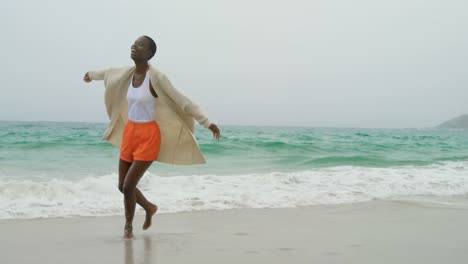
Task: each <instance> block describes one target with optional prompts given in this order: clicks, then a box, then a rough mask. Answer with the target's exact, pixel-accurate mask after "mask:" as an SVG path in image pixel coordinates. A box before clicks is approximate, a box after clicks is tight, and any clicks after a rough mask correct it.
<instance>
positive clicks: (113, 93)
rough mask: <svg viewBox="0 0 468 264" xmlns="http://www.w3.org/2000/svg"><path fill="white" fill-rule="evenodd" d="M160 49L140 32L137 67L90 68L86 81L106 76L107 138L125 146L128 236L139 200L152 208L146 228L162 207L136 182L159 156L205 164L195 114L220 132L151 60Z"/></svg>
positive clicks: (122, 164)
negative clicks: (146, 195) (147, 196)
mask: <svg viewBox="0 0 468 264" xmlns="http://www.w3.org/2000/svg"><path fill="white" fill-rule="evenodd" d="M155 53H156V43H155V42H154V41H153V40H152V39H151V38H150V37H148V36H142V37H139V38H138V39H137V40H136V41H135V43H134V44H133V45H132V46H131V53H130V57H131V58H132V60H133V61H134V62H135V66H131V67H123V68H110V69H106V70H102V71H89V72H87V73H86V74H85V76H84V78H83V80H84V81H85V82H88V83H89V82H91V81H92V80H104V85H105V87H106V91H105V104H106V110H107V114H108V115H109V119H110V122H109V125H108V127H107V129H106V131H105V132H104V136H103V139H104V140H107V141H109V142H110V143H111V144H113V145H114V146H116V147H120V159H119V190H120V191H121V192H122V193H123V194H124V204H125V228H124V238H126V239H131V238H133V227H132V223H133V217H134V214H135V206H136V203H138V204H139V205H141V206H142V207H143V208H144V209H145V211H146V220H145V223H144V224H143V230H146V229H148V228H149V227H150V226H151V218H152V216H153V215H154V214H155V213H156V211H157V210H158V207H157V206H156V205H155V204H152V203H151V202H149V201H148V200H147V199H146V198H145V196H143V194H142V193H141V191H140V190H139V189H138V188H137V187H136V186H137V184H138V181H139V180H140V179H141V177H142V176H143V174H144V173H145V171H146V170H147V169H148V168H149V167H150V165H151V163H152V162H153V161H160V162H165V163H169V164H202V163H205V162H206V161H205V158H204V157H203V155H202V153H201V151H200V148H199V146H198V143H197V141H196V139H195V137H194V135H193V134H194V131H195V124H194V119H195V120H197V122H198V123H199V124H200V125H202V126H204V127H205V128H208V129H210V130H211V131H212V132H213V136H214V138H216V139H218V140H219V137H220V131H219V129H218V127H217V126H216V125H215V124H213V123H211V122H210V121H209V120H208V118H206V117H205V116H204V114H203V112H202V111H201V109H200V108H199V107H198V105H196V104H195V103H194V102H192V101H191V100H190V99H188V98H187V97H185V96H184V95H182V94H181V93H180V92H179V91H177V90H176V89H175V88H174V87H173V86H172V84H171V82H170V81H169V79H168V78H167V77H166V75H164V74H163V73H161V72H159V71H158V70H156V69H155V68H153V67H152V66H151V65H150V64H149V63H148V61H149V60H150V59H151V58H152V57H153V56H154V54H155Z"/></svg>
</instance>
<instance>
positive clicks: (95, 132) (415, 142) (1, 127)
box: [0, 121, 468, 218]
mask: <svg viewBox="0 0 468 264" xmlns="http://www.w3.org/2000/svg"><path fill="white" fill-rule="evenodd" d="M105 127H106V124H99V123H61V122H5V121H3V122H0V180H1V184H0V209H3V210H4V212H6V213H4V214H3V215H0V218H2V217H3V218H14V217H23V216H24V217H36V216H38V215H39V216H44V215H45V216H50V215H54V216H68V215H74V214H77V215H87V214H89V215H95V214H98V215H99V214H115V213H116V212H117V211H118V208H120V207H121V200H120V198H121V197H120V196H119V193H118V191H116V188H115V186H116V179H117V171H118V167H117V165H118V156H119V151H118V149H116V148H114V147H113V146H112V145H110V144H109V143H107V142H105V141H102V140H101V137H102V134H103V132H104V130H105ZM220 129H221V134H222V137H221V139H220V141H216V140H215V139H213V136H212V134H211V131H209V130H207V129H204V128H202V127H197V130H196V138H197V140H198V142H199V144H200V147H201V149H202V152H203V153H204V155H205V157H206V159H207V161H208V163H207V164H204V165H195V166H175V165H167V164H161V163H157V162H156V163H154V164H153V165H152V166H151V168H150V169H149V172H148V176H146V177H144V178H143V180H142V182H141V184H142V185H143V187H144V186H146V187H145V188H146V189H147V191H154V192H155V193H154V195H155V196H160V195H161V194H163V193H164V194H165V195H166V196H167V197H168V198H167V199H169V198H171V197H172V198H173V199H176V200H177V199H179V200H178V201H179V203H176V202H174V203H173V204H172V205H171V207H170V208H168V209H167V211H168V212H169V211H181V210H182V211H183V210H198V209H219V208H221V209H222V208H236V207H272V206H273V207H274V206H276V205H278V204H279V205H282V206H298V205H307V204H316V203H334V202H354V201H361V200H369V199H374V198H376V197H377V198H382V197H383V198H385V197H391V196H395V195H428V194H429V195H460V194H466V193H468V171H467V169H468V133H467V131H462V130H432V129H358V128H297V127H252V126H223V125H220ZM376 183H378V185H376V186H371V185H372V184H376ZM389 184H390V185H389ZM414 185H418V186H417V188H416V187H415V186H414ZM242 186H243V187H242ZM305 186H307V188H305ZM327 186H328V187H327ZM363 186H367V187H365V188H364V187H363ZM239 187H242V188H239ZM390 187H391V188H390ZM76 188H78V189H76ZM93 188H97V189H93ZM366 188H367V189H366ZM389 188H390V189H389ZM88 191H90V192H91V193H87V192H88ZM93 191H94V192H93ZM15 192H16V193H17V192H22V193H25V194H26V196H25V197H27V199H26V198H24V199H23V198H18V197H17V195H15ZM95 192H100V196H97V197H96V199H104V198H102V192H105V193H109V195H111V196H110V197H111V198H109V197H108V198H105V199H108V201H109V203H110V204H108V205H102V206H101V207H97V208H91V209H90V208H89V206H88V205H86V201H87V200H86V199H88V197H90V196H93V195H94V193H95ZM263 192H264V193H263ZM272 192H273V193H275V192H278V193H277V195H272ZM348 192H349V193H348ZM85 193H86V195H85ZM176 194H177V195H176ZM312 194H314V195H322V196H313V197H312V196H311V195H312ZM259 195H260V196H261V195H264V197H263V200H258V199H257V198H258V196H259ZM340 195H341V196H340ZM273 196H274V198H272V197H273ZM278 197H282V198H281V199H279V198H278ZM327 197H328V198H327ZM325 198H326V199H325ZM68 199H71V200H73V201H74V202H73V203H71V204H70V205H69V206H71V207H73V208H77V207H79V206H84V207H83V208H84V209H83V208H82V209H83V210H82V211H81V213H76V212H74V213H71V212H69V211H67V210H68V209H70V208H68V207H66V206H65V207H63V206H64V205H65V204H67V203H68V201H69V200H68ZM324 199H325V200H324ZM57 201H58V202H57ZM106 201H107V200H106ZM207 201H210V202H207ZM114 203H115V205H114ZM168 203H172V200H171V201H170V202H168ZM77 204H78V205H77ZM103 204H104V203H103ZM224 205H226V206H227V207H223V206H224ZM2 206H3V207H2ZM57 206H58V208H55V207H57ZM38 208H42V209H40V210H39V211H37V210H38ZM47 208H49V209H47ZM50 208H55V209H54V211H50V210H52V209H50ZM66 208H68V209H66Z"/></svg>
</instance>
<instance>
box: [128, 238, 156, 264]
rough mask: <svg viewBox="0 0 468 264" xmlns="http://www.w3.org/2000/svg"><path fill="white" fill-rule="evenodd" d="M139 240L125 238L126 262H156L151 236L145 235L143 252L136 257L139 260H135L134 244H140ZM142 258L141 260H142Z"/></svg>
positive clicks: (132, 263)
mask: <svg viewBox="0 0 468 264" xmlns="http://www.w3.org/2000/svg"><path fill="white" fill-rule="evenodd" d="M138 242H139V240H135V239H130V240H124V245H125V264H136V263H142V264H155V263H156V260H155V259H153V254H152V247H151V237H149V236H144V237H143V243H144V245H143V251H142V254H141V255H140V254H137V255H136V257H137V259H138V262H135V251H134V244H139V243H138ZM140 258H141V260H140Z"/></svg>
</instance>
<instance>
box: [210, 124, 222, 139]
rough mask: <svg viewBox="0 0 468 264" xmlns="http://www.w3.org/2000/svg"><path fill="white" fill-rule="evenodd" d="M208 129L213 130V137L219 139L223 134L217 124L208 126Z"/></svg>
mask: <svg viewBox="0 0 468 264" xmlns="http://www.w3.org/2000/svg"><path fill="white" fill-rule="evenodd" d="M208 129H209V130H211V131H213V137H214V138H216V139H217V140H219V137H220V136H221V132H220V131H219V128H218V127H217V126H216V125H215V124H211V125H210V126H209V127H208Z"/></svg>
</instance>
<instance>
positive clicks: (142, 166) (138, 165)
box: [119, 160, 153, 238]
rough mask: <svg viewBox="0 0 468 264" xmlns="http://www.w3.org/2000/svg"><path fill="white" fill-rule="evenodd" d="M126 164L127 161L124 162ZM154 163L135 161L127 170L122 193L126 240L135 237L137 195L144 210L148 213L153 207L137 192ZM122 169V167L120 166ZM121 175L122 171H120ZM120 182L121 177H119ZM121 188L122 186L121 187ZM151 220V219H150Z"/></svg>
mask: <svg viewBox="0 0 468 264" xmlns="http://www.w3.org/2000/svg"><path fill="white" fill-rule="evenodd" d="M124 162H125V161H124ZM151 163H153V162H152V161H138V160H135V161H133V162H132V163H131V165H130V167H129V168H128V170H127V174H126V175H125V177H124V179H123V186H122V192H123V194H124V204H125V232H124V233H125V234H124V237H125V238H132V237H133V226H132V223H133V217H134V215H135V206H136V202H137V193H138V196H139V198H138V200H139V202H140V203H141V204H140V205H142V207H143V208H145V210H146V211H147V214H148V209H150V207H151V203H150V202H149V201H148V200H146V198H145V197H144V196H143V194H142V193H141V192H140V191H139V190H138V191H137V188H136V186H137V184H138V182H139V181H140V179H141V177H142V176H143V174H144V173H145V172H146V170H147V169H148V168H149V167H150V165H151ZM119 167H120V166H119ZM123 170H125V164H123V166H122V171H123ZM119 174H121V173H120V169H119ZM119 180H120V177H119ZM119 188H120V185H119ZM150 218H151V217H150Z"/></svg>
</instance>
